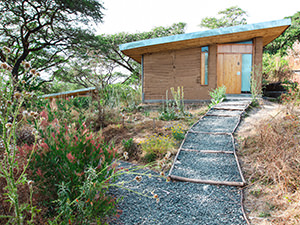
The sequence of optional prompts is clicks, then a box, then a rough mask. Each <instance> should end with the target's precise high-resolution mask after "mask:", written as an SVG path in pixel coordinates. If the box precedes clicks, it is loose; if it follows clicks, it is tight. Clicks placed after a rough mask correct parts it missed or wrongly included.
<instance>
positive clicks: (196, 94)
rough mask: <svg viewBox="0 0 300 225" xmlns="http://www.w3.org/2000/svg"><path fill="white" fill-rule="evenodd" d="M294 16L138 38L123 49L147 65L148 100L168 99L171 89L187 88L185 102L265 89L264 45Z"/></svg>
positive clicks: (144, 73)
mask: <svg viewBox="0 0 300 225" xmlns="http://www.w3.org/2000/svg"><path fill="white" fill-rule="evenodd" d="M290 24H291V20H290V19H284V20H276V21H271V22H264V23H257V24H248V25H240V26H234V27H226V28H220V29H213V30H207V31H201V32H195V33H187V34H180V35H174V36H168V37H161V38H155V39H148V40H142V41H136V42H131V43H126V44H123V45H120V50H121V51H122V52H123V53H124V54H125V55H127V56H129V57H131V58H132V59H134V60H135V61H137V62H139V63H141V64H142V86H143V102H145V103H147V102H149V103H150V102H159V101H162V100H164V99H165V96H166V91H167V90H170V88H171V87H174V88H175V89H177V87H183V88H184V98H185V100H186V101H191V102H193V101H199V100H208V99H210V97H209V91H210V90H212V89H215V88H217V87H220V86H222V85H225V86H226V92H227V93H228V94H241V93H247V92H250V78H251V76H254V77H253V78H254V79H255V80H256V82H257V84H258V88H261V79H262V78H261V69H262V53H263V46H265V45H267V44H268V43H270V42H271V41H272V40H274V39H275V38H277V37H278V36H279V35H281V34H282V33H283V32H284V31H285V30H286V29H287V28H288V27H289V26H290Z"/></svg>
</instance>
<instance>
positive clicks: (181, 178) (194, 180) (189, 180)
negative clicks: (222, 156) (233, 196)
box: [169, 175, 245, 187]
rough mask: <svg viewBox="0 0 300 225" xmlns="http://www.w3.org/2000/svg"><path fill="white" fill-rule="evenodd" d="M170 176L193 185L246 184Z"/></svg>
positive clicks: (242, 184) (240, 185) (238, 185)
mask: <svg viewBox="0 0 300 225" xmlns="http://www.w3.org/2000/svg"><path fill="white" fill-rule="evenodd" d="M169 176H170V178H171V179H172V180H178V181H185V182H191V183H200V184H214V185H227V186H237V187H243V186H244V185H245V183H244V182H236V181H214V180H200V179H192V178H187V177H180V176H175V175H169Z"/></svg>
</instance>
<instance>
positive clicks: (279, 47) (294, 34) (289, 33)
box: [264, 11, 300, 55]
mask: <svg viewBox="0 0 300 225" xmlns="http://www.w3.org/2000/svg"><path fill="white" fill-rule="evenodd" d="M288 18H290V19H291V20H292V25H291V26H290V27H289V28H288V29H287V30H286V31H285V32H284V33H283V34H282V35H280V36H279V37H278V38H276V39H275V40H274V41H272V42H271V43H270V44H268V45H267V46H265V47H264V52H265V53H268V54H271V55H275V54H279V55H286V51H287V49H288V48H292V46H293V44H294V43H295V41H297V40H298V41H300V29H299V26H300V11H298V12H296V13H295V14H294V15H293V16H289V17H285V19H288Z"/></svg>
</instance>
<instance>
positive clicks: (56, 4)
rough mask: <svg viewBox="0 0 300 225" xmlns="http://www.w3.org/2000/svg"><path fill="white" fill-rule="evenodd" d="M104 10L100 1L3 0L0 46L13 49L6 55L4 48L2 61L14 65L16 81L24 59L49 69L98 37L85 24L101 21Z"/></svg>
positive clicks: (41, 68)
mask: <svg viewBox="0 0 300 225" xmlns="http://www.w3.org/2000/svg"><path fill="white" fill-rule="evenodd" d="M102 10H103V6H102V4H101V3H100V2H99V1H97V0H78V1H73V0H43V1H41V0H9V1H7V0H0V12H1V13H0V21H1V23H0V45H1V46H5V47H9V48H10V49H11V51H12V52H11V54H10V55H5V53H4V51H3V49H1V50H0V60H1V61H2V62H6V63H7V64H9V66H10V67H11V68H12V77H13V80H14V83H17V82H18V81H19V80H20V77H19V75H20V74H21V73H22V72H23V68H22V67H21V64H22V61H25V60H27V61H30V63H31V66H32V67H35V68H37V69H38V71H49V70H50V68H51V69H53V67H55V66H57V65H59V64H61V63H63V62H66V61H67V59H68V58H69V57H70V55H71V54H70V52H68V54H67V51H70V50H74V49H76V48H79V47H80V46H82V45H83V44H89V43H86V42H92V41H93V40H95V37H94V35H93V33H92V32H91V30H89V29H87V28H86V29H83V28H82V27H84V26H85V27H88V25H90V24H91V22H95V23H98V22H102V18H103V13H102ZM31 76H32V74H31V75H29V77H27V78H28V79H30V78H31Z"/></svg>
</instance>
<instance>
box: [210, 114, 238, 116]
mask: <svg viewBox="0 0 300 225" xmlns="http://www.w3.org/2000/svg"><path fill="white" fill-rule="evenodd" d="M206 116H217V117H236V116H239V115H225V114H223V115H222V114H220V115H213V114H206Z"/></svg>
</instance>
